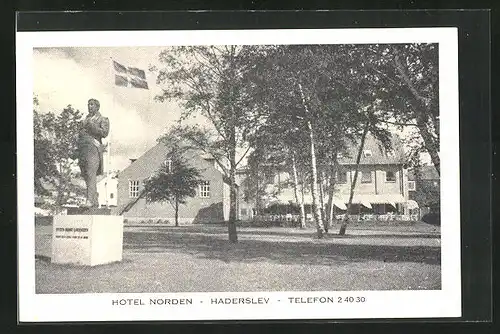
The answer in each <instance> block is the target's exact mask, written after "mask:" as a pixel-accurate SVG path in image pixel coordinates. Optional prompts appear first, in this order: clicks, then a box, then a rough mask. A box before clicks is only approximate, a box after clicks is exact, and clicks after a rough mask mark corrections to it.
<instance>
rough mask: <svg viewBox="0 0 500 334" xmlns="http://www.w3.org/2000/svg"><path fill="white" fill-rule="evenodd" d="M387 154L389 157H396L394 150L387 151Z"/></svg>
mask: <svg viewBox="0 0 500 334" xmlns="http://www.w3.org/2000/svg"><path fill="white" fill-rule="evenodd" d="M386 155H387V156H388V157H389V158H394V155H395V154H394V150H387V151H386Z"/></svg>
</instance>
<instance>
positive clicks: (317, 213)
mask: <svg viewBox="0 0 500 334" xmlns="http://www.w3.org/2000/svg"><path fill="white" fill-rule="evenodd" d="M307 126H308V128H309V137H310V140H311V168H312V170H311V171H312V189H311V195H312V200H313V210H314V211H313V215H314V219H315V220H316V229H317V233H318V238H322V237H323V234H324V233H325V226H324V225H323V219H322V217H321V207H320V205H319V198H318V197H319V190H318V171H317V170H316V152H315V147H314V146H315V145H314V144H315V142H314V141H315V139H314V131H313V127H312V124H311V121H308V122H307Z"/></svg>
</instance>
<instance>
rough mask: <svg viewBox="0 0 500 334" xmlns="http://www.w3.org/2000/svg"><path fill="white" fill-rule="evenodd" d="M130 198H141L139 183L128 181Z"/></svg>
mask: <svg viewBox="0 0 500 334" xmlns="http://www.w3.org/2000/svg"><path fill="white" fill-rule="evenodd" d="M128 197H130V198H137V197H139V181H138V180H129V181H128Z"/></svg>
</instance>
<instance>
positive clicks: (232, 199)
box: [228, 111, 238, 242]
mask: <svg viewBox="0 0 500 334" xmlns="http://www.w3.org/2000/svg"><path fill="white" fill-rule="evenodd" d="M233 114H234V111H233ZM233 117H234V116H233ZM230 142H231V146H230V152H229V155H230V156H229V164H230V169H229V183H230V187H229V189H230V190H229V222H228V236H229V241H230V242H237V241H238V235H237V232H236V200H237V198H236V180H235V174H236V128H235V127H234V126H232V128H231V133H230Z"/></svg>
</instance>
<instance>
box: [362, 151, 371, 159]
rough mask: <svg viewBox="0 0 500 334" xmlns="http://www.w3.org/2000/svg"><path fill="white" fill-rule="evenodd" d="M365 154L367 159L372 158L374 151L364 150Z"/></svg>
mask: <svg viewBox="0 0 500 334" xmlns="http://www.w3.org/2000/svg"><path fill="white" fill-rule="evenodd" d="M363 154H364V156H365V158H369V157H371V156H372V150H364V151H363Z"/></svg>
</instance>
